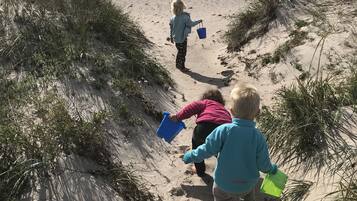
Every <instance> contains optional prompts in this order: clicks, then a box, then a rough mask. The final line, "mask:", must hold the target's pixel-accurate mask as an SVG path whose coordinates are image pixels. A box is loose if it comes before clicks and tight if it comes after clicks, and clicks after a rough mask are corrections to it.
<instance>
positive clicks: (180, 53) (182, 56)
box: [176, 40, 187, 69]
mask: <svg viewBox="0 0 357 201" xmlns="http://www.w3.org/2000/svg"><path fill="white" fill-rule="evenodd" d="M176 48H177V56H176V68H179V69H183V68H185V61H186V54H187V40H185V41H184V42H183V43H176Z"/></svg>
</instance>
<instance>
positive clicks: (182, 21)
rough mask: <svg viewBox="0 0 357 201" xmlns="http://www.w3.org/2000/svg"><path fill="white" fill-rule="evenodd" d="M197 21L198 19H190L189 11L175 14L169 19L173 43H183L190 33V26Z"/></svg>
mask: <svg viewBox="0 0 357 201" xmlns="http://www.w3.org/2000/svg"><path fill="white" fill-rule="evenodd" d="M199 23H200V21H199V20H197V21H192V20H191V17H190V14H189V13H186V12H183V13H182V14H181V15H178V16H176V15H175V16H173V17H171V19H170V37H171V38H173V39H174V41H175V43H183V42H184V41H185V40H186V38H187V37H188V34H190V33H191V28H192V27H194V26H196V25H197V24H199Z"/></svg>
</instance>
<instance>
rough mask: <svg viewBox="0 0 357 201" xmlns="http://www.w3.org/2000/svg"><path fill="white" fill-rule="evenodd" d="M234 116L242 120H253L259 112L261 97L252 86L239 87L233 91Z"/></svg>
mask: <svg viewBox="0 0 357 201" xmlns="http://www.w3.org/2000/svg"><path fill="white" fill-rule="evenodd" d="M231 99H232V102H233V103H232V109H231V112H232V115H233V116H234V117H238V118H241V119H248V120H253V119H254V118H255V116H256V115H257V114H258V112H259V106H260V96H259V93H258V91H257V89H256V88H255V87H254V86H253V85H250V84H240V85H237V86H236V87H235V88H234V89H232V91H231Z"/></svg>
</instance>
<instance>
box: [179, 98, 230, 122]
mask: <svg viewBox="0 0 357 201" xmlns="http://www.w3.org/2000/svg"><path fill="white" fill-rule="evenodd" d="M176 115H177V119H178V120H184V119H188V118H190V117H192V116H193V115H197V119H196V123H200V122H211V123H215V124H224V123H231V122H232V118H231V114H230V113H229V112H228V110H227V109H226V108H224V105H222V104H221V103H218V102H216V101H213V100H208V99H205V100H200V101H194V102H192V103H190V104H189V105H186V106H185V107H184V108H182V110H181V111H179V112H178V113H177V114H176Z"/></svg>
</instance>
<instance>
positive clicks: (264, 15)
mask: <svg viewBox="0 0 357 201" xmlns="http://www.w3.org/2000/svg"><path fill="white" fill-rule="evenodd" d="M279 4H280V1H279V0H255V1H253V2H252V3H251V4H250V5H249V7H248V8H247V9H246V10H245V11H244V12H242V13H238V14H236V15H233V16H232V21H231V23H230V25H229V30H228V31H227V32H226V35H225V36H226V40H227V43H228V50H230V51H238V50H240V48H241V47H242V46H244V45H245V44H246V43H248V42H249V41H250V40H252V39H253V38H256V37H259V36H262V35H263V34H265V33H266V32H268V28H269V23H270V22H271V21H272V20H274V19H276V10H277V9H278V7H279Z"/></svg>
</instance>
